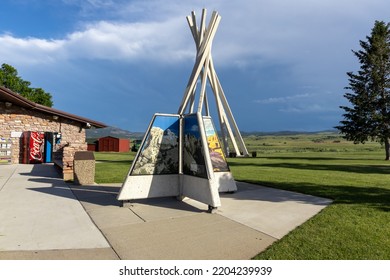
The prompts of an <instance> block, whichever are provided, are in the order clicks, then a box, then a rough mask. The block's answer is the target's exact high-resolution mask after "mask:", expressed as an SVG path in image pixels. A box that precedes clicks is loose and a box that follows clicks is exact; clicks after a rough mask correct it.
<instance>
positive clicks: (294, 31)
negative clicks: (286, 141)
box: [0, 0, 390, 132]
mask: <svg viewBox="0 0 390 280" xmlns="http://www.w3.org/2000/svg"><path fill="white" fill-rule="evenodd" d="M202 8H207V11H208V19H209V18H210V16H211V13H212V11H213V10H216V11H218V13H219V14H220V15H221V17H222V20H221V23H220V25H219V28H218V31H217V34H216V36H215V38H214V41H213V46H212V55H213V59H214V64H215V68H216V71H217V73H218V76H219V78H220V81H221V84H222V87H223V89H224V91H225V94H226V96H227V99H228V101H229V104H230V107H231V109H232V111H233V114H234V116H235V118H236V121H237V123H238V126H239V128H240V129H241V130H243V131H279V130H297V131H318V130H325V129H331V128H332V127H334V126H335V125H337V124H338V122H339V121H340V120H341V115H342V111H341V110H340V109H339V106H340V105H345V104H346V100H345V98H344V97H343V94H344V92H345V90H344V87H345V86H347V85H348V80H347V76H346V72H348V71H356V70H358V67H359V65H358V63H357V60H356V58H355V57H354V56H353V54H352V52H351V50H352V49H353V50H358V49H360V46H359V40H365V38H366V36H367V35H369V34H370V32H371V29H372V27H373V25H374V22H375V20H383V21H385V22H388V21H390V19H389V18H390V12H389V11H390V1H388V0H370V1H368V0H365V1H361V0H328V1H319V0H318V1H317V0H295V1H288V0H229V1H228V0H224V1H222V0H210V1H205V0H203V1H195V0H194V1H178V0H176V1H173V0H148V1H145V0H134V1H131V0H2V2H1V7H0V63H1V64H2V63H8V64H10V65H12V66H14V67H15V68H16V69H17V70H18V72H19V75H20V76H21V77H22V78H23V79H24V80H28V81H30V82H32V86H33V87H41V88H43V89H44V90H45V91H48V92H50V93H51V94H52V95H53V101H54V107H55V108H57V109H60V110H63V111H67V112H69V113H73V114H77V115H81V116H84V117H88V118H91V119H94V120H97V121H101V122H104V123H106V124H108V125H111V126H116V127H120V128H123V129H127V130H130V131H140V132H142V131H145V130H146V128H147V125H148V123H149V121H150V119H151V117H152V115H153V114H154V113H155V112H161V113H176V112H177V110H178V107H179V105H180V102H181V99H182V96H183V93H184V89H185V87H186V84H187V82H188V78H189V75H190V73H191V70H192V67H193V64H194V57H195V45H194V42H193V39H192V36H191V33H190V30H189V28H188V25H187V21H186V16H187V15H189V14H190V13H191V11H195V13H196V14H197V15H198V17H200V14H201V11H202ZM214 118H215V119H217V118H216V116H215V117H214Z"/></svg>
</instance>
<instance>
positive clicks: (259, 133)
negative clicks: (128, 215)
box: [241, 130, 339, 137]
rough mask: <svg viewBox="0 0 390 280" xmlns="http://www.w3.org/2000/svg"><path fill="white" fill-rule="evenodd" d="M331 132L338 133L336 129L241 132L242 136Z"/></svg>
mask: <svg viewBox="0 0 390 280" xmlns="http://www.w3.org/2000/svg"><path fill="white" fill-rule="evenodd" d="M323 133H331V134H333V133H334V134H338V133H339V132H338V130H322V131H311V132H310V131H274V132H261V131H252V132H245V131H243V132H241V135H242V136H243V137H246V136H289V135H311V134H323Z"/></svg>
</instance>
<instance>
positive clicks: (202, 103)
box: [118, 9, 248, 210]
mask: <svg viewBox="0 0 390 280" xmlns="http://www.w3.org/2000/svg"><path fill="white" fill-rule="evenodd" d="M220 20H221V17H220V16H219V15H218V13H217V12H213V14H212V16H211V19H210V21H209V23H208V25H207V26H206V10H205V9H204V10H203V11H202V17H201V21H200V26H199V28H198V26H197V24H196V17H195V13H194V12H192V13H191V15H190V16H187V21H188V25H189V27H190V29H191V33H192V36H193V38H194V41H195V44H196V50H197V55H196V61H195V65H194V68H193V70H192V73H191V76H190V78H189V81H188V84H187V87H186V89H185V92H184V96H183V99H182V102H181V104H180V106H179V110H178V113H177V114H155V115H154V116H153V118H152V121H151V122H150V125H149V127H148V130H147V132H146V134H145V136H144V139H143V141H142V144H141V146H140V148H139V150H138V153H137V155H136V157H135V158H134V161H133V164H132V166H131V168H130V170H129V172H128V174H127V177H126V179H125V181H124V182H123V184H122V188H121V190H120V193H119V195H118V200H121V201H131V200H134V199H142V198H152V197H166V196H177V197H180V198H183V197H189V198H192V199H195V200H198V201H200V202H203V203H205V204H207V205H208V206H209V210H212V209H214V208H217V207H218V206H220V205H221V201H220V198H219V192H234V191H236V190H237V186H236V184H235V182H234V179H233V177H232V175H231V173H230V170H229V167H228V164H227V162H226V158H225V157H226V156H227V155H229V142H228V138H229V139H230V143H231V145H232V146H233V149H234V150H235V153H236V155H238V156H248V151H247V149H246V147H245V143H244V141H243V139H242V136H241V134H240V131H239V129H238V126H237V124H236V122H235V120H234V117H233V114H232V112H231V110H230V107H229V104H228V102H227V99H226V97H225V94H224V92H223V89H222V87H221V84H220V82H219V79H218V76H217V74H216V72H215V68H214V63H213V59H212V57H211V44H212V41H213V39H214V36H215V33H216V31H217V28H218V25H219V22H220ZM198 81H200V89H198V90H197V88H196V86H197V83H198ZM207 81H208V82H209V86H210V88H211V90H212V92H213V95H214V98H215V104H216V107H217V112H218V118H219V124H220V129H221V136H222V145H221V142H220V141H219V137H218V134H217V130H216V129H215V125H214V123H213V120H212V118H211V116H210V111H209V102H208V97H207V93H206V86H207ZM195 103H197V108H195Z"/></svg>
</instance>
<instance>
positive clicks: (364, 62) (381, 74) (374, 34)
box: [336, 21, 390, 160]
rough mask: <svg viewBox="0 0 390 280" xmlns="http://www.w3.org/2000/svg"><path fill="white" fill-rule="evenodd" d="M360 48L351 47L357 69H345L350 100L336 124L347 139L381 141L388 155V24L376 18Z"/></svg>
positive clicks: (389, 54) (388, 156) (389, 121)
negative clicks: (355, 58) (341, 118)
mask: <svg viewBox="0 0 390 280" xmlns="http://www.w3.org/2000/svg"><path fill="white" fill-rule="evenodd" d="M366 39H367V41H360V46H361V48H362V49H361V50H359V51H352V52H353V53H354V55H355V56H356V57H357V58H358V60H359V62H360V70H359V71H358V72H357V73H356V74H355V73H353V72H348V73H347V75H348V77H349V79H348V80H349V86H348V87H346V88H345V89H347V90H349V91H350V92H348V93H345V94H344V97H345V98H346V99H348V101H349V102H350V103H351V104H352V106H351V107H347V106H340V108H342V109H344V111H345V113H344V114H343V116H344V120H342V121H341V122H340V125H339V126H336V128H337V129H338V130H339V131H340V132H341V133H343V134H344V137H345V138H346V139H347V140H351V141H354V142H355V143H364V142H365V141H367V140H374V141H378V142H380V143H382V144H384V147H385V151H386V160H389V158H390V145H389V138H390V24H389V23H387V24H386V23H385V22H383V21H376V22H375V25H374V27H373V29H372V31H371V36H367V37H366Z"/></svg>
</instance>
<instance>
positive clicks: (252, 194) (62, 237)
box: [0, 165, 331, 260]
mask: <svg viewBox="0 0 390 280" xmlns="http://www.w3.org/2000/svg"><path fill="white" fill-rule="evenodd" d="M237 184H238V191H237V192H236V193H234V194H222V195H221V200H222V207H220V208H219V209H218V210H217V213H216V214H208V213H207V205H205V204H202V203H199V202H196V201H194V200H191V199H186V200H185V201H184V202H181V201H177V200H176V199H174V198H158V199H146V200H139V201H134V203H132V206H131V207H129V208H124V207H119V202H118V201H117V200H116V195H117V193H118V191H119V187H120V185H119V184H114V185H104V186H102V185H93V186H76V185H72V184H66V183H64V182H63V181H62V180H61V179H60V178H59V175H58V174H57V173H56V171H55V169H54V167H53V166H52V165H0V221H1V223H0V259H153V260H156V259H205V260H207V259H250V258H252V257H253V256H255V255H256V254H258V253H259V252H261V251H263V250H264V249H266V248H267V247H268V246H270V245H271V244H272V243H273V242H275V241H276V240H278V239H280V238H282V237H283V236H284V235H286V234H287V233H288V232H290V231H291V230H293V229H294V228H296V227H297V226H299V225H301V224H302V223H304V222H305V221H306V220H308V219H309V218H311V217H312V216H314V215H316V214H317V213H318V212H319V211H321V210H322V209H323V208H324V207H326V206H327V205H328V204H329V203H331V201H330V200H328V199H323V198H318V197H313V196H308V195H302V194H297V193H293V192H287V191H281V190H276V189H271V188H265V187H261V186H256V185H252V184H247V183H241V182H238V183H237Z"/></svg>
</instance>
